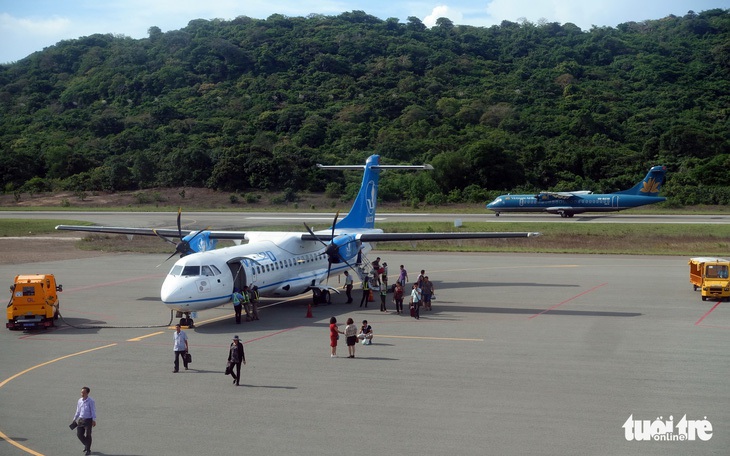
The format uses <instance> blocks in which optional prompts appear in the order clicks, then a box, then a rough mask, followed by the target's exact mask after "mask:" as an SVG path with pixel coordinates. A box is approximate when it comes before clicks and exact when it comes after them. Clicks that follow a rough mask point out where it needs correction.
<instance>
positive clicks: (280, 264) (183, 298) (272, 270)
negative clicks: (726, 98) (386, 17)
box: [56, 155, 540, 326]
mask: <svg viewBox="0 0 730 456" xmlns="http://www.w3.org/2000/svg"><path fill="white" fill-rule="evenodd" d="M317 166H318V167H319V168H321V169H334V170H348V169H356V170H364V173H363V179H362V185H361V187H360V191H359V193H358V194H357V197H356V198H355V201H354V203H353V205H352V209H351V210H350V212H349V213H348V214H347V216H346V217H344V218H343V219H342V220H339V221H338V216H339V212H338V213H337V214H336V215H335V218H334V221H333V223H332V227H330V228H328V229H326V230H320V231H312V229H311V228H309V227H308V226H307V224H306V223H305V224H304V226H305V228H306V230H307V232H306V233H304V232H300V233H295V232H284V231H253V232H242V231H211V230H208V229H207V228H205V229H201V230H190V231H183V229H182V227H181V225H180V214H181V212H180V211H178V215H177V230H173V229H151V228H131V227H105V226H75V225H59V226H57V227H56V229H57V230H68V231H87V232H93V233H116V234H125V235H128V236H133V235H142V236H158V237H160V238H161V239H163V240H165V241H166V242H169V243H172V244H174V245H175V251H174V252H173V253H172V254H171V255H170V256H169V257H168V258H167V259H170V258H172V257H173V256H175V255H177V254H179V255H180V257H181V258H180V259H179V260H177V262H176V263H175V265H174V266H173V267H172V269H171V270H170V272H169V273H168V275H167V277H166V278H165V280H164V282H163V283H162V288H161V290H160V298H161V300H162V302H163V303H164V304H165V305H166V306H167V307H168V308H170V309H171V310H174V311H176V312H177V317H178V318H181V317H184V318H181V320H180V324H181V325H184V326H192V325H193V321H192V319H191V318H190V316H191V313H192V312H197V311H201V310H205V309H211V308H214V307H218V306H221V305H223V304H226V303H228V302H231V294H232V293H233V290H234V289H236V288H237V289H239V290H240V289H243V287H244V286H245V285H248V286H249V287H253V286H256V287H258V291H259V295H260V296H261V297H288V296H296V295H300V294H303V293H306V292H308V291H312V292H313V293H314V296H315V297H320V299H321V297H322V296H324V297H326V299H327V300H328V299H329V296H330V292H332V291H335V292H339V291H337V289H336V288H334V287H331V286H329V285H327V279H328V278H329V276H330V275H331V274H338V273H341V272H342V271H344V270H346V269H348V268H351V269H353V270H355V271H356V272H357V273H358V276H359V278H360V279H361V280H362V279H363V277H364V275H365V270H364V268H363V265H368V264H369V261H367V257H366V254H367V253H368V252H369V251H370V250H372V246H371V245H370V242H385V241H418V240H444V239H488V238H518V237H531V236H539V235H540V233H531V232H491V233H384V232H383V230H381V229H377V228H375V209H376V203H377V196H378V183H379V179H380V173H381V172H382V171H385V170H395V169H408V170H430V169H433V167H432V166H431V165H381V164H380V156H379V155H371V156H370V157H369V158H368V159H367V161H366V163H365V165H364V166H363V165H330V166H327V165H317ZM171 238H178V239H180V241H179V242H175V241H174V240H173V239H171ZM222 239H226V240H232V241H233V242H234V243H235V245H233V246H230V247H222V248H218V249H216V248H215V247H216V244H217V241H218V240H222ZM244 242H245V243H244Z"/></svg>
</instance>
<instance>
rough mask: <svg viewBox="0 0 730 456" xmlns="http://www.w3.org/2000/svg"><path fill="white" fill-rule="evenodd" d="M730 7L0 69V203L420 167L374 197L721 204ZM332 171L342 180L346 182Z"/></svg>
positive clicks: (336, 31) (200, 31) (259, 184)
mask: <svg viewBox="0 0 730 456" xmlns="http://www.w3.org/2000/svg"><path fill="white" fill-rule="evenodd" d="M729 107H730V10H722V9H715V10H709V11H704V12H701V13H694V12H691V11H690V12H689V13H688V14H687V15H685V16H684V17H675V16H670V17H666V18H664V19H661V20H652V21H645V22H640V23H637V22H630V23H625V24H621V25H619V26H618V27H616V28H611V27H594V28H592V29H591V30H590V31H582V30H581V29H579V28H578V27H577V26H575V25H574V24H570V23H567V24H563V25H561V24H558V23H539V24H533V23H529V22H523V23H514V22H507V21H505V22H502V24H501V25H499V26H493V27H488V28H485V27H471V26H457V25H454V24H453V23H452V22H451V21H450V20H448V19H445V18H442V19H439V21H438V23H437V25H436V26H435V27H433V28H431V29H428V28H427V27H425V26H424V25H423V23H422V22H421V21H420V20H418V19H417V18H413V17H412V18H409V20H408V21H407V23H400V22H399V21H398V20H397V19H388V20H381V19H378V18H375V17H373V16H370V15H368V14H366V13H364V12H361V11H353V12H349V13H344V14H341V15H339V16H336V17H331V16H319V15H312V16H309V17H306V18H303V17H285V16H282V15H273V16H271V17H269V18H267V19H266V20H256V19H251V18H248V17H238V18H236V19H234V20H232V21H222V20H213V21H207V20H194V21H191V22H190V23H189V24H188V26H187V27H185V28H184V29H181V30H176V31H170V32H166V33H162V32H161V30H160V29H159V28H158V27H151V28H150V29H149V37H148V38H145V39H141V40H134V39H131V38H128V37H124V36H113V35H111V34H109V35H93V36H88V37H84V38H80V39H77V40H67V41H62V42H60V43H58V44H57V45H55V46H51V47H49V48H47V49H45V50H43V51H42V52H37V53H34V54H32V55H31V56H29V57H27V58H25V59H23V60H20V61H18V62H15V63H13V64H9V65H3V66H0V109H2V113H3V115H2V116H1V117H0V185H1V186H2V187H0V188H2V189H3V190H4V191H5V192H22V191H31V192H38V191H46V190H56V189H65V190H72V191H90V190H107V191H118V190H128V189H137V188H148V187H154V186H163V187H164V186H206V187H210V188H214V189H220V190H222V191H231V192H247V191H250V190H251V189H256V190H259V189H267V190H284V189H286V190H287V194H288V195H291V196H294V195H295V194H296V192H299V191H304V190H311V191H327V192H330V193H332V194H338V193H340V192H344V193H345V195H346V196H350V195H351V194H352V192H353V189H355V188H356V187H357V186H358V184H359V179H360V176H359V175H358V174H357V173H331V172H329V173H327V172H325V171H320V170H317V169H316V167H314V164H315V163H328V164H337V163H340V164H342V163H348V164H351V163H355V164H359V163H363V162H364V159H365V157H367V156H368V155H370V154H372V153H378V154H380V155H381V156H382V157H383V161H384V162H385V163H390V164H393V163H402V162H409V163H422V162H428V163H431V164H433V165H434V167H435V168H436V170H435V171H434V172H433V173H394V175H393V176H390V177H389V179H386V180H384V181H383V182H382V183H381V195H380V196H381V197H382V198H383V199H386V200H393V199H399V198H405V199H407V200H409V201H426V202H427V203H429V204H442V203H444V202H446V201H475V202H477V201H479V202H484V201H485V200H487V199H488V198H490V197H491V196H492V194H494V193H498V192H501V191H504V190H525V191H533V190H537V189H543V190H574V189H591V190H594V191H614V190H618V189H622V188H628V187H630V186H632V185H633V184H634V183H635V182H636V181H638V179H640V178H641V177H643V176H644V174H645V173H646V171H647V169H648V168H649V167H650V166H652V165H656V164H664V165H667V166H668V168H669V174H668V182H667V185H666V186H665V188H664V190H663V194H664V195H666V196H668V197H670V199H671V201H672V202H673V204H698V203H705V204H728V203H730V172H729V171H728V170H729V169H730V120H729V117H730V108H729ZM343 174H346V175H343Z"/></svg>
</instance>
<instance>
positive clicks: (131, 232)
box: [56, 225, 246, 241]
mask: <svg viewBox="0 0 730 456" xmlns="http://www.w3.org/2000/svg"><path fill="white" fill-rule="evenodd" d="M56 229H57V230H61V231H86V232H90V233H111V234H125V235H127V236H158V235H159V236H165V237H171V238H176V237H178V236H179V234H180V233H178V231H177V230H175V229H170V228H160V229H153V228H129V227H124V226H83V225H58V226H57V227H56ZM198 231H200V230H183V231H182V235H183V237H185V236H187V235H189V234H194V233H197V232H198ZM205 231H207V232H208V233H210V239H230V240H234V241H235V240H243V239H246V233H244V232H243V231H208V230H205Z"/></svg>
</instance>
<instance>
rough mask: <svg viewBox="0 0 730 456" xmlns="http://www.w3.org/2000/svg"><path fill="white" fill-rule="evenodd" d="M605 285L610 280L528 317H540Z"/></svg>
mask: <svg viewBox="0 0 730 456" xmlns="http://www.w3.org/2000/svg"><path fill="white" fill-rule="evenodd" d="M604 285H608V282H606V283H602V284H600V285H596V286H595V287H593V288H591V289H590V290H586V291H584V292H583V293H579V294H577V295H575V296H573V297H572V298H569V299H566V300H565V301H563V302H560V303H558V304H555V305H554V306H552V307H550V308H547V309H545V310H543V311H542V312H540V313H536V314H535V315H532V316H530V317H529V318H528V320H531V319H533V318H535V317H538V316H540V315H542V314H545V313H548V312H550V311H551V310H555V309H557V308H558V307H560V306H562V305H563V304H565V303H566V302H570V301H572V300H574V299H577V298H580V297H581V296H583V295H586V294H588V293H591V292H593V291H596V290H598V289H599V288H601V287H602V286H604Z"/></svg>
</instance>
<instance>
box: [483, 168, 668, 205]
mask: <svg viewBox="0 0 730 456" xmlns="http://www.w3.org/2000/svg"><path fill="white" fill-rule="evenodd" d="M666 173H667V167H666V166H654V167H652V168H651V169H650V170H649V173H648V174H647V175H646V177H645V178H644V179H643V180H642V181H640V182H639V183H638V184H636V185H634V186H633V187H632V188H630V189H628V190H623V191H620V192H615V193H600V194H599V193H593V192H591V191H588V190H580V191H576V192H541V193H538V194H536V195H500V196H498V197H497V198H495V200H494V201H492V202H491V203H489V204H487V209H490V210H492V211H494V212H495V215H496V216H499V214H501V213H503V212H505V213H507V212H548V213H550V214H559V215H560V216H561V217H572V216H573V215H575V214H582V213H584V212H616V211H622V210H624V209H630V208H632V207H638V206H644V205H646V204H654V203H659V202H661V201H665V200H666V198H664V197H662V196H657V195H659V190H661V187H662V184H663V183H664V176H665V175H666Z"/></svg>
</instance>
